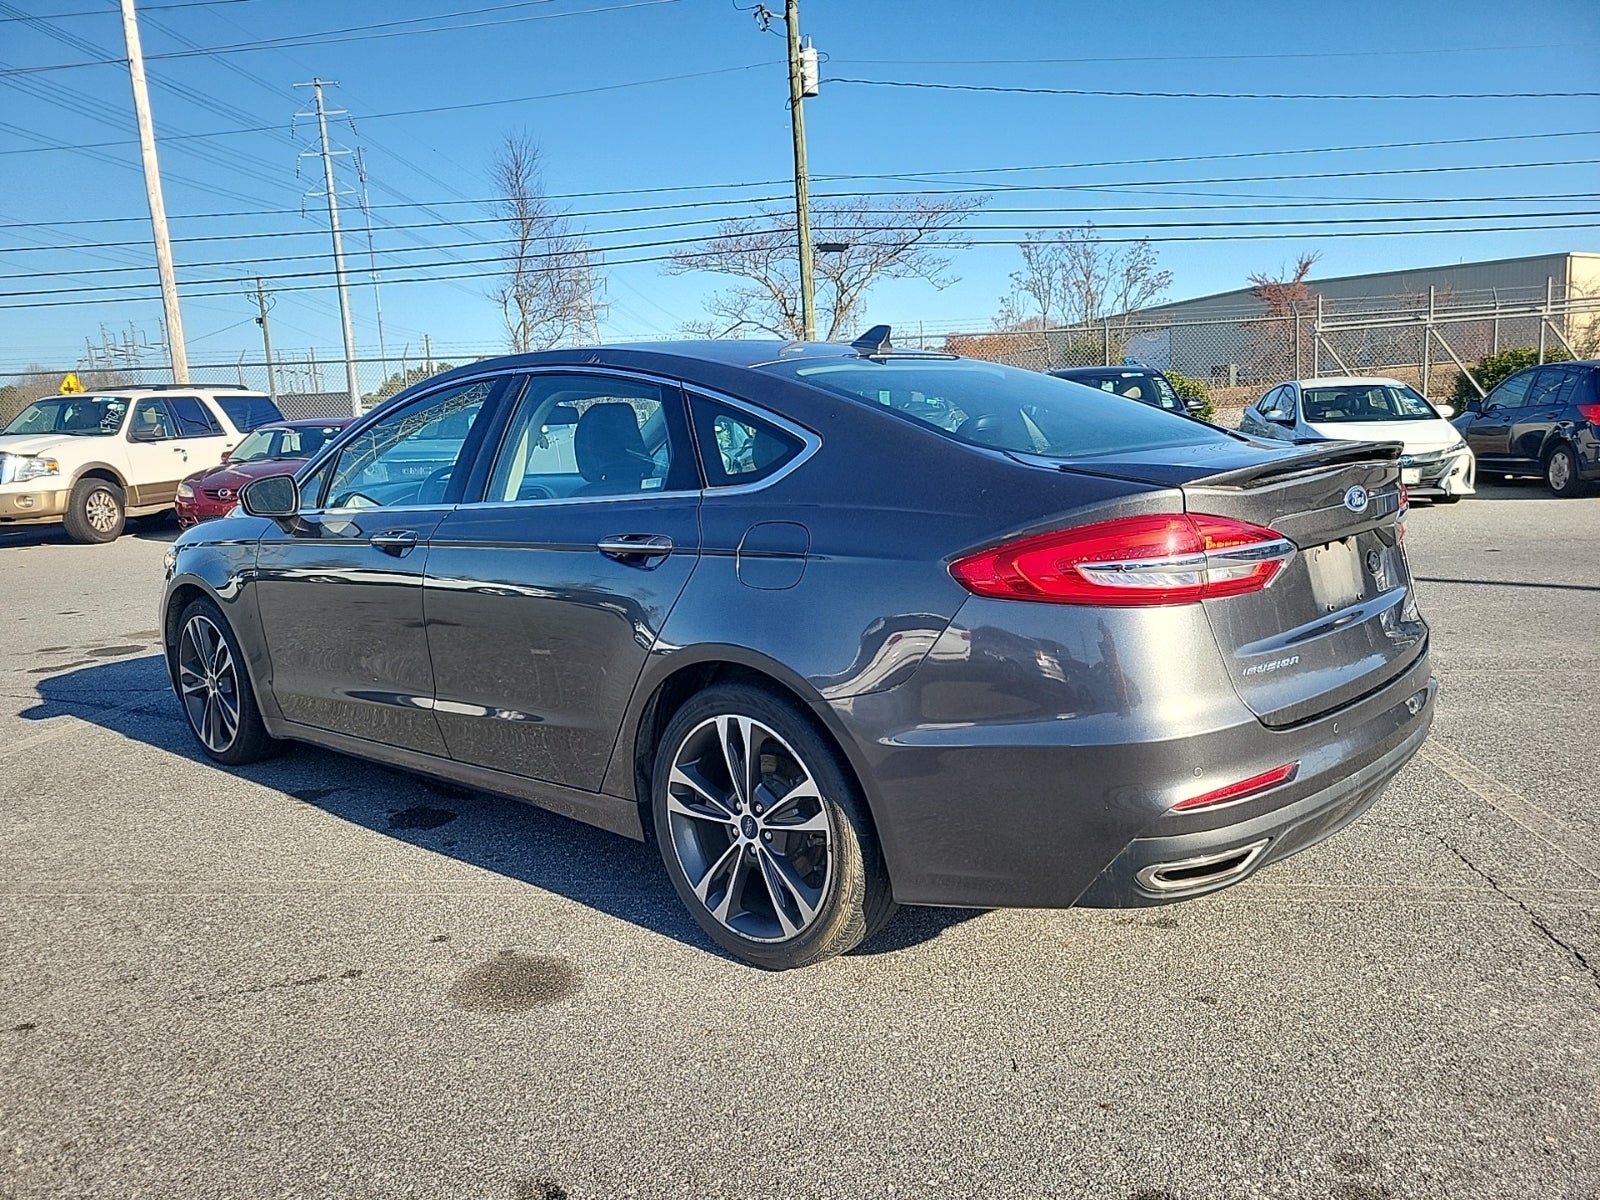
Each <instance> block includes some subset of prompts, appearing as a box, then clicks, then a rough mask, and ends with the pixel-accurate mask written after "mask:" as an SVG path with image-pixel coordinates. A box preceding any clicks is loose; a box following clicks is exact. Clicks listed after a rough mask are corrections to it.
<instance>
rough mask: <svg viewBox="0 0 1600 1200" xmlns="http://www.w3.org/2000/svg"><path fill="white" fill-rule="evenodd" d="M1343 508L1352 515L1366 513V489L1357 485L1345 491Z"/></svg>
mask: <svg viewBox="0 0 1600 1200" xmlns="http://www.w3.org/2000/svg"><path fill="white" fill-rule="evenodd" d="M1344 506H1345V507H1346V508H1348V509H1349V510H1350V511H1351V512H1353V513H1364V512H1366V511H1367V489H1366V488H1364V487H1362V486H1361V485H1360V484H1359V483H1358V484H1356V485H1355V486H1354V487H1352V488H1350V489H1349V490H1347V491H1346V492H1345V494H1344Z"/></svg>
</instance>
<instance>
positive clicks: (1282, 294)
mask: <svg viewBox="0 0 1600 1200" xmlns="http://www.w3.org/2000/svg"><path fill="white" fill-rule="evenodd" d="M1320 257H1321V255H1319V254H1302V255H1301V256H1300V258H1299V260H1298V261H1296V263H1295V266H1294V270H1293V271H1285V270H1284V269H1283V268H1281V267H1280V268H1279V270H1278V274H1277V275H1268V274H1266V273H1265V272H1260V271H1258V272H1255V273H1254V274H1251V275H1250V276H1249V277H1248V278H1249V280H1250V294H1251V295H1252V296H1254V297H1255V298H1256V299H1257V300H1258V301H1260V303H1261V306H1262V308H1263V309H1265V310H1266V311H1265V312H1264V314H1263V315H1262V317H1261V318H1260V319H1259V320H1255V321H1250V322H1247V323H1246V325H1245V345H1246V357H1247V359H1248V362H1247V363H1246V364H1245V366H1246V370H1247V372H1248V373H1249V375H1250V377H1251V378H1252V379H1254V380H1256V381H1259V382H1268V381H1277V380H1280V379H1292V378H1295V377H1296V376H1298V375H1299V373H1300V369H1301V368H1300V361H1301V359H1302V358H1303V357H1304V354H1303V352H1302V353H1298V354H1297V353H1296V346H1295V343H1296V337H1297V334H1298V332H1299V329H1300V318H1301V317H1303V316H1305V315H1306V314H1307V313H1310V312H1312V311H1314V310H1315V309H1316V306H1317V294H1316V293H1315V292H1313V291H1312V290H1311V285H1310V284H1308V283H1307V282H1306V277H1307V276H1309V275H1310V274H1311V268H1312V267H1314V266H1316V264H1317V259H1318V258H1320Z"/></svg>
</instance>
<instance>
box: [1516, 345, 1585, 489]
mask: <svg viewBox="0 0 1600 1200" xmlns="http://www.w3.org/2000/svg"><path fill="white" fill-rule="evenodd" d="M1577 385H1578V373H1577V372H1576V371H1574V370H1572V369H1571V368H1569V367H1550V366H1546V367H1540V368H1539V370H1538V371H1537V372H1535V373H1534V377H1533V383H1532V384H1531V385H1529V387H1528V395H1527V397H1526V398H1525V399H1524V400H1523V402H1522V407H1521V408H1518V409H1516V410H1515V412H1514V413H1513V415H1512V420H1511V432H1510V442H1511V457H1512V460H1513V462H1515V463H1516V464H1517V465H1519V466H1522V467H1524V468H1525V469H1528V470H1535V469H1538V468H1540V467H1542V465H1543V459H1544V448H1545V443H1546V442H1547V441H1548V440H1549V437H1550V435H1551V433H1553V432H1554V431H1555V428H1556V426H1557V425H1559V424H1560V423H1561V416H1562V413H1563V412H1565V411H1566V409H1567V408H1568V407H1569V406H1570V405H1571V403H1572V399H1573V395H1574V393H1575V392H1576V391H1577Z"/></svg>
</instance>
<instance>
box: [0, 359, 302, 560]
mask: <svg viewBox="0 0 1600 1200" xmlns="http://www.w3.org/2000/svg"><path fill="white" fill-rule="evenodd" d="M282 419H283V414H282V413H281V412H279V411H278V406H277V405H276V404H274V403H273V402H272V400H271V398H270V397H268V396H264V395H262V394H261V393H260V392H253V391H250V390H249V389H247V388H241V387H210V386H200V387H197V386H194V385H192V384H181V385H180V384H173V385H170V386H161V387H138V388H109V389H105V390H102V391H94V392H87V393H83V394H81V395H70V396H49V397H46V398H45V399H43V400H36V401H35V402H34V403H32V404H30V405H28V407H27V408H25V409H23V410H22V412H21V413H20V414H19V415H18V417H17V419H16V420H15V421H12V422H11V424H9V425H7V426H6V427H5V430H4V431H3V432H0V526H3V525H6V524H11V523H27V524H38V523H41V522H53V521H60V522H61V523H62V524H63V525H64V526H65V527H66V531H67V536H68V537H70V538H71V539H72V540H73V541H75V542H109V541H113V540H115V539H116V538H117V537H118V536H120V535H121V533H122V528H123V525H124V523H125V522H126V520H127V518H128V517H130V516H135V517H137V516H144V515H145V514H147V513H155V512H160V511H161V510H162V509H167V508H171V507H172V501H173V498H174V497H175V496H176V495H177V493H178V481H179V480H180V479H182V478H183V477H184V476H185V475H188V474H189V473H190V472H192V471H197V470H203V469H205V468H207V467H214V466H216V465H217V464H218V463H220V462H221V461H222V456H223V455H224V454H226V453H227V452H228V451H230V450H232V449H233V448H234V446H236V445H238V443H239V440H240V439H241V438H242V437H244V435H245V434H246V433H249V432H250V430H252V429H254V428H255V427H256V426H258V425H265V424H267V423H268V422H269V421H281V420H282Z"/></svg>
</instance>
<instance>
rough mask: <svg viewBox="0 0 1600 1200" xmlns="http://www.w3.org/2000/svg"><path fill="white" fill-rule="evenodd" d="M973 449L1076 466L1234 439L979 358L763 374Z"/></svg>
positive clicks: (781, 368) (778, 367)
mask: <svg viewBox="0 0 1600 1200" xmlns="http://www.w3.org/2000/svg"><path fill="white" fill-rule="evenodd" d="M763 369H765V370H768V371H772V372H773V373H775V374H779V375H785V376H788V377H790V378H792V379H798V380H799V381H801V382H803V383H808V384H810V385H812V386H813V387H817V388H821V389H822V390H824V391H827V392H832V393H833V394H835V395H838V396H844V397H846V398H848V399H850V400H853V401H855V402H857V403H860V404H866V405H871V406H873V407H877V408H882V409H885V410H887V411H889V412H892V413H894V414H896V415H897V416H900V417H903V418H907V419H909V420H912V421H915V422H917V423H919V424H922V425H926V426H931V427H933V428H935V429H939V430H943V431H944V432H945V433H948V434H950V435H951V436H953V437H955V438H957V439H959V440H960V441H964V442H967V443H970V444H971V445H975V446H988V447H991V448H993V449H997V450H1010V451H1015V452H1018V453H1022V454H1038V455H1042V456H1044V457H1047V458H1060V459H1077V458H1086V457H1094V456H1096V455H1106V454H1121V453H1128V452H1137V451H1142V450H1155V449H1160V448H1163V447H1168V446H1193V445H1203V444H1209V443H1216V442H1226V441H1229V440H1230V437H1229V435H1228V434H1226V433H1224V432H1223V431H1222V430H1220V429H1215V428H1213V427H1211V426H1209V425H1205V424H1203V423H1201V422H1197V421H1188V420H1184V419H1183V418H1182V417H1179V416H1177V415H1176V414H1174V413H1170V412H1166V411H1163V410H1162V409H1159V408H1155V407H1152V406H1150V405H1147V404H1128V403H1126V402H1125V401H1124V400H1121V399H1118V398H1116V397H1114V396H1108V395H1106V394H1105V393H1104V392H1101V391H1098V390H1096V389H1094V388H1088V387H1084V386H1083V385H1081V384H1078V383H1074V382H1071V381H1070V380H1066V379H1056V378H1054V377H1052V376H1049V375H1041V374H1039V373H1038V372H1035V371H1024V370H1021V369H1020V368H1017V367H1006V366H1001V365H1000V364H998V363H989V362H980V361H978V360H976V359H962V358H956V359H929V358H912V357H909V356H907V357H905V358H897V357H888V358H882V359H870V358H856V359H846V360H842V361H841V360H838V359H826V360H823V361H817V360H816V359H809V360H807V359H801V360H798V361H797V360H790V361H787V362H780V363H773V364H770V365H769V366H767V367H765V368H763Z"/></svg>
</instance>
